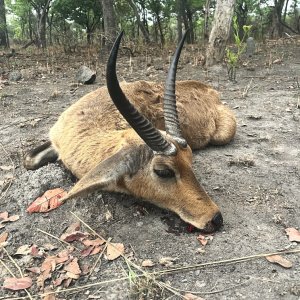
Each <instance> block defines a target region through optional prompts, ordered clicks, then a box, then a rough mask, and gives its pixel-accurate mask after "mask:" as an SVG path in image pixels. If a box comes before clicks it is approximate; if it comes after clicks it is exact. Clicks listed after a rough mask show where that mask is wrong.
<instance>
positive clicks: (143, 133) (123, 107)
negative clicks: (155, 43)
mask: <svg viewBox="0 0 300 300" xmlns="http://www.w3.org/2000/svg"><path fill="white" fill-rule="evenodd" d="M123 34H124V32H123V31H122V32H121V33H120V34H119V36H118V37H117V39H116V41H115V43H114V45H113V47H112V50H111V52H110V56H109V59H108V62H107V68H106V84H107V89H108V92H109V94H110V97H111V99H112V101H113V102H114V104H115V106H116V107H117V109H118V110H119V112H120V113H121V115H122V116H123V117H124V119H125V120H126V121H127V122H128V123H129V124H130V126H131V127H132V128H133V129H134V130H135V131H136V133H137V134H138V135H139V136H140V137H141V138H142V139H143V141H144V142H145V143H146V144H147V145H148V146H149V147H150V148H151V149H152V150H153V151H157V152H162V153H164V154H166V155H171V154H174V153H175V152H176V147H175V146H174V145H173V144H171V143H169V142H168V141H167V140H166V139H165V138H164V137H163V136H162V135H161V133H160V132H159V131H158V130H157V129H156V128H155V127H154V126H153V125H152V124H151V123H150V122H149V120H148V119H147V118H145V117H144V116H143V115H142V114H141V113H140V112H139V111H138V110H137V109H136V108H135V107H134V106H133V105H132V104H131V103H130V102H129V100H128V99H127V97H126V96H125V94H124V93H123V91H122V89H121V87H120V84H119V81H118V78H117V73H116V62H117V56H118V50H119V46H120V43H121V39H122V36H123Z"/></svg>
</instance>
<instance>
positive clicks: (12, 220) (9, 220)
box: [2, 215, 20, 222]
mask: <svg viewBox="0 0 300 300" xmlns="http://www.w3.org/2000/svg"><path fill="white" fill-rule="evenodd" d="M19 219H20V216H18V215H13V216H11V217H8V218H7V219H6V220H4V221H2V222H15V221H17V220H19Z"/></svg>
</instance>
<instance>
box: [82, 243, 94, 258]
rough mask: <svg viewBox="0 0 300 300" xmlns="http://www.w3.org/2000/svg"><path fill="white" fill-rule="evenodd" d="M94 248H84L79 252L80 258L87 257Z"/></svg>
mask: <svg viewBox="0 0 300 300" xmlns="http://www.w3.org/2000/svg"><path fill="white" fill-rule="evenodd" d="M93 249H94V246H88V247H87V248H84V249H83V250H81V251H80V255H81V256H82V257H86V256H89V255H90V254H91V252H92V251H93Z"/></svg>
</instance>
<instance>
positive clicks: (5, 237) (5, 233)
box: [0, 231, 8, 244]
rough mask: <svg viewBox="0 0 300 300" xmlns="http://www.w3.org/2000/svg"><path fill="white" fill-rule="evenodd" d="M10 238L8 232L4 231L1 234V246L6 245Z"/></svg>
mask: <svg viewBox="0 0 300 300" xmlns="http://www.w3.org/2000/svg"><path fill="white" fill-rule="evenodd" d="M7 238H8V232H6V231H4V232H3V233H1V234H0V244H2V243H4V242H5V241H6V240H7Z"/></svg>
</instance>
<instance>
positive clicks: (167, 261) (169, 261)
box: [159, 257, 176, 267]
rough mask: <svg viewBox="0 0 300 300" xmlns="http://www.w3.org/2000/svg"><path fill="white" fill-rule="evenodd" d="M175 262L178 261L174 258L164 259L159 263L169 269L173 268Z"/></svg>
mask: <svg viewBox="0 0 300 300" xmlns="http://www.w3.org/2000/svg"><path fill="white" fill-rule="evenodd" d="M175 261H176V258H173V257H162V258H161V259H160V260H159V263H160V264H161V265H163V266H166V267H169V266H172V265H173V264H174V262H175Z"/></svg>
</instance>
